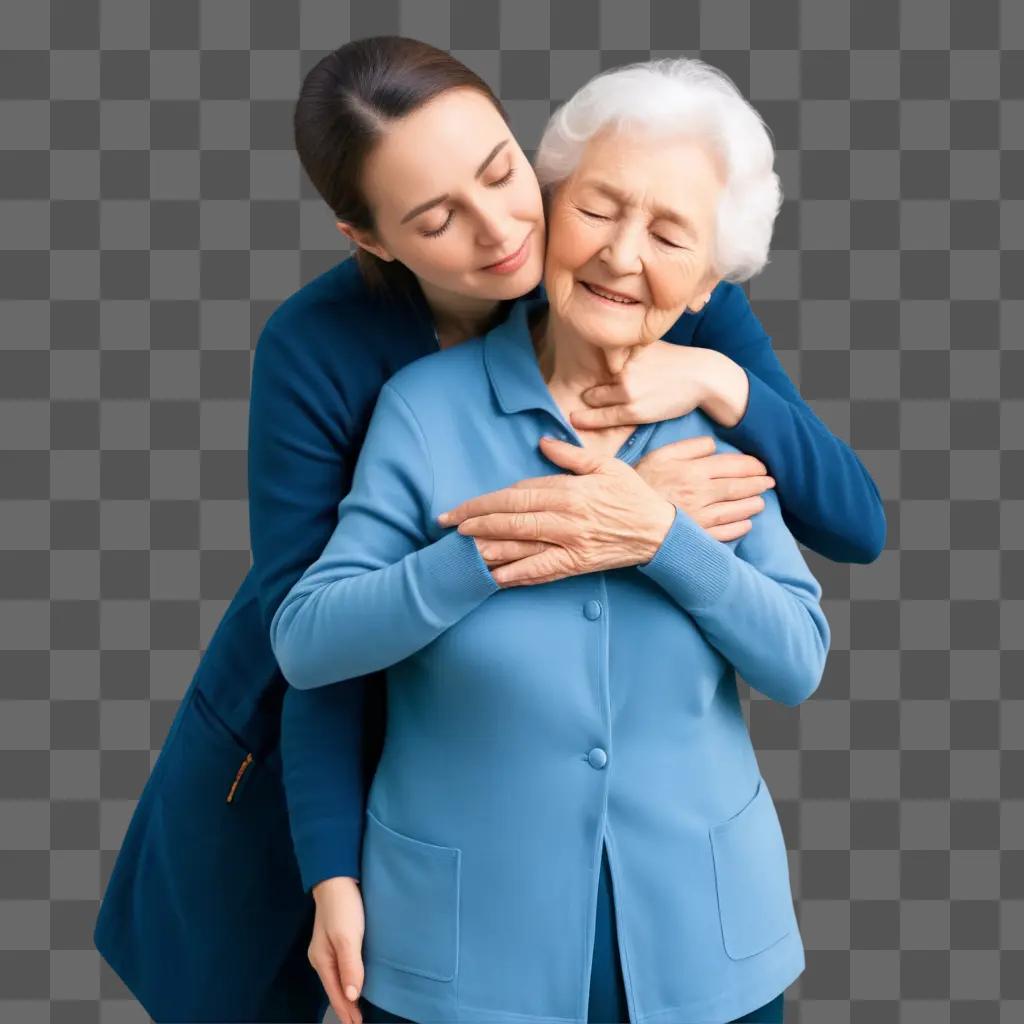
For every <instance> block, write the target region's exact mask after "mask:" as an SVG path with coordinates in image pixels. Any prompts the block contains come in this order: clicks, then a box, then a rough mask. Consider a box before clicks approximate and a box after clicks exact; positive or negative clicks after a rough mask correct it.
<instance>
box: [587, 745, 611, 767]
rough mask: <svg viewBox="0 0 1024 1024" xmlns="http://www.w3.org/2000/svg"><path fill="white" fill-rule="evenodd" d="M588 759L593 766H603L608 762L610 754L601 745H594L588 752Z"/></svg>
mask: <svg viewBox="0 0 1024 1024" xmlns="http://www.w3.org/2000/svg"><path fill="white" fill-rule="evenodd" d="M587 760H588V761H589V762H590V767H591V768H603V767H604V766H605V765H606V764H607V763H608V755H607V754H606V753H605V752H604V750H603V749H602V748H601V747H594V749H593V750H591V751H590V753H589V754H587Z"/></svg>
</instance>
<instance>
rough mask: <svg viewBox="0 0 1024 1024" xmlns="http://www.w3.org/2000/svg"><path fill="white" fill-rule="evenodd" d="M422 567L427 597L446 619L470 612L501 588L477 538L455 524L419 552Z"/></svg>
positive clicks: (450, 619) (454, 618)
mask: <svg viewBox="0 0 1024 1024" xmlns="http://www.w3.org/2000/svg"><path fill="white" fill-rule="evenodd" d="M419 568H420V571H421V573H422V576H423V595H424V598H425V599H426V601H427V602H428V604H429V605H430V607H431V608H432V609H433V610H434V611H435V613H436V614H437V615H438V616H439V617H440V618H442V619H444V620H445V621H454V620H456V619H458V618H460V617H461V616H463V615H466V614H468V613H469V612H471V611H472V610H473V609H474V608H475V607H476V606H477V605H478V604H480V602H481V601H483V600H484V598H486V597H490V595H491V594H493V593H494V592H495V591H496V590H500V589H501V585H500V584H499V583H498V581H497V580H496V579H495V578H494V577H493V576H492V575H491V570H490V569H489V568H488V566H487V563H486V562H485V561H484V559H483V556H482V555H481V554H480V550H479V548H477V546H476V538H475V537H471V536H470V535H469V534H465V533H459V531H458V530H457V529H454V528H453V529H452V530H451V532H450V533H447V534H445V536H443V537H441V538H440V540H436V541H434V543H433V544H430V545H428V546H427V547H425V548H423V549H422V550H421V551H420V552H419Z"/></svg>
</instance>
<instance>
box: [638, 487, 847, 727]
mask: <svg viewBox="0 0 1024 1024" xmlns="http://www.w3.org/2000/svg"><path fill="white" fill-rule="evenodd" d="M762 497H763V498H764V501H765V507H764V509H763V511H762V512H761V513H759V514H758V515H757V516H755V517H754V518H753V520H752V521H751V529H750V530H749V531H748V532H747V533H745V534H744V535H743V536H742V537H741V538H740V540H739V541H738V542H737V544H736V547H735V550H734V549H733V548H731V547H730V546H729V545H728V544H723V543H722V542H721V541H719V540H716V539H715V538H714V537H712V536H711V535H710V534H709V533H707V532H706V531H705V530H703V529H702V528H701V527H700V526H698V525H697V523H695V522H694V521H693V519H691V518H690V517H689V516H688V515H687V514H686V513H685V512H684V511H683V510H682V509H681V508H678V507H677V508H676V514H675V519H674V520H673V523H672V526H671V527H670V529H669V532H668V534H667V535H666V537H665V539H664V541H663V542H662V544H661V547H659V548H658V550H657V552H656V553H655V555H654V557H653V558H652V559H651V560H650V561H649V562H646V563H644V564H642V565H638V566H637V568H638V569H639V570H640V572H642V573H644V574H645V575H646V576H648V577H650V578H651V579H652V580H654V581H655V582H656V583H658V584H659V585H660V586H661V587H663V588H664V589H665V591H666V592H667V593H668V594H670V595H671V596H672V597H673V598H674V599H675V600H676V601H677V602H678V603H679V605H680V606H681V607H682V608H683V609H685V610H686V611H687V612H688V613H689V614H690V615H691V616H692V618H693V619H694V621H695V622H696V624H697V626H698V627H699V628H700V630H701V632H702V633H703V634H704V636H705V638H706V639H707V640H708V642H709V643H710V644H712V645H713V646H714V647H715V648H716V649H717V650H718V651H719V653H720V654H721V655H722V656H723V657H724V658H726V659H727V660H728V661H730V662H731V663H732V664H733V666H734V667H735V669H736V671H737V672H739V673H740V675H741V676H742V677H743V678H744V679H745V680H746V681H747V682H748V683H749V684H750V685H751V686H753V687H754V688H755V689H757V690H760V692H761V693H763V694H764V695H765V696H766V697H770V698H771V699H772V700H777V701H780V702H781V703H783V704H787V705H789V706H790V707H795V706H796V705H797V704H799V703H800V702H801V701H804V700H806V699H807V698H808V697H809V696H810V695H811V694H812V693H813V692H814V691H815V689H817V686H818V683H819V682H821V676H822V672H823V671H824V668H825V658H826V656H827V654H828V647H829V643H830V641H831V633H830V630H829V626H828V621H827V619H826V618H825V615H824V613H823V612H822V610H821V606H820V605H819V603H818V602H819V599H820V597H821V586H820V585H819V583H818V581H817V580H816V579H815V578H814V576H812V575H811V572H810V570H809V569H808V567H807V563H806V562H805V561H804V559H803V556H802V555H801V554H800V549H799V547H798V546H797V544H796V541H795V540H794V539H793V536H792V534H791V533H790V532H789V530H788V529H787V528H786V525H785V523H784V522H783V519H782V514H781V510H780V507H779V501H778V498H777V497H776V496H775V494H774V493H773V492H772V491H765V493H764V494H763V495H762Z"/></svg>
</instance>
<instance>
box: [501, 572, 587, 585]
mask: <svg viewBox="0 0 1024 1024" xmlns="http://www.w3.org/2000/svg"><path fill="white" fill-rule="evenodd" d="M571 575H572V573H569V572H558V573H552V574H551V575H550V576H539V577H536V578H535V579H530V580H515V581H514V582H512V583H506V584H505V587H506V588H510V587H536V586H539V585H540V584H542V583H554V582H555V581H556V580H564V579H568V578H569V577H570V576H571Z"/></svg>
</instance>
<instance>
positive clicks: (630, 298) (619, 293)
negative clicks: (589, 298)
mask: <svg viewBox="0 0 1024 1024" xmlns="http://www.w3.org/2000/svg"><path fill="white" fill-rule="evenodd" d="M580 284H582V285H584V286H589V288H588V291H589V290H590V289H592V288H600V289H601V291H603V292H607V293H608V294H609V295H614V296H616V297H617V298H620V299H628V300H629V301H630V302H639V301H640V300H639V299H637V298H634V296H632V295H624V294H623V293H622V292H617V291H615V290H614V289H613V288H605V286H604V285H603V284H599V285H594V284H592V283H591V282H590V281H580ZM590 294H591V295H597V297H598V298H599V299H600V298H603V296H602V295H600V294H598V293H597V292H595V291H590ZM609 301H610V300H609Z"/></svg>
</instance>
